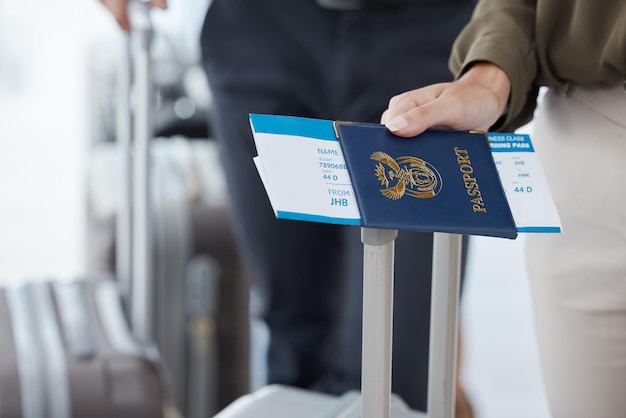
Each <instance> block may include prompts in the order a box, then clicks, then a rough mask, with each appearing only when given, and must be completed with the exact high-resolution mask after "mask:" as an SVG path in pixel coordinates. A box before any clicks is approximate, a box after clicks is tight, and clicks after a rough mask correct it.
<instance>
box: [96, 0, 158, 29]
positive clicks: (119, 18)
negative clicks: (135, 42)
mask: <svg viewBox="0 0 626 418" xmlns="http://www.w3.org/2000/svg"><path fill="white" fill-rule="evenodd" d="M100 2H101V3H102V4H103V5H104V7H106V8H107V9H108V10H109V11H110V12H111V14H112V15H113V17H114V18H115V20H116V22H117V24H118V25H119V26H120V28H122V29H123V30H124V31H126V32H129V31H130V19H129V17H128V0H100ZM150 7H155V8H157V9H163V10H164V9H167V0H150Z"/></svg>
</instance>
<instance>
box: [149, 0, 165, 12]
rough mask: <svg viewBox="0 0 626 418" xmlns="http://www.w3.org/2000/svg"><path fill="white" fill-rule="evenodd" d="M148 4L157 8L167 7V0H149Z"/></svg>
mask: <svg viewBox="0 0 626 418" xmlns="http://www.w3.org/2000/svg"><path fill="white" fill-rule="evenodd" d="M150 6H152V7H156V8H157V9H163V10H165V9H167V0H150Z"/></svg>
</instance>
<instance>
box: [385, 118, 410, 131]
mask: <svg viewBox="0 0 626 418" xmlns="http://www.w3.org/2000/svg"><path fill="white" fill-rule="evenodd" d="M385 126H386V127H387V129H389V130H390V131H391V132H395V131H399V130H400V129H404V128H406V127H407V126H409V122H407V120H406V119H404V118H403V117H402V116H398V117H396V118H395V119H392V120H390V121H389V122H387V123H386V124H385Z"/></svg>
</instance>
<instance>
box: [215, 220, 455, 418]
mask: <svg viewBox="0 0 626 418" xmlns="http://www.w3.org/2000/svg"><path fill="white" fill-rule="evenodd" d="M361 231H362V233H361V237H362V242H363V244H364V278H363V359H362V381H361V392H360V393H358V392H349V393H346V394H345V395H343V396H340V397H336V396H332V395H326V394H321V393H316V392H311V391H306V390H302V389H295V388H290V387H284V386H279V385H271V386H267V387H265V388H262V389H260V390H258V391H257V392H255V393H252V394H249V395H245V396H243V397H241V398H239V399H238V400H237V401H235V402H233V403H232V404H231V405H230V406H228V407H227V408H226V409H224V410H223V411H222V412H220V413H219V414H218V415H216V418H270V417H271V418H291V417H296V416H297V417H302V418H338V417H342V418H344V417H345V418H358V417H363V418H389V417H393V418H452V417H453V416H454V399H455V381H456V351H457V350H456V346H457V329H458V298H459V283H460V271H461V246H462V244H461V236H460V235H454V234H444V233H435V234H434V247H433V283H432V300H431V327H430V350H429V376H428V406H427V408H428V411H427V413H425V412H420V411H412V410H410V409H409V408H407V407H406V405H405V404H404V403H403V402H402V400H401V399H399V398H397V397H395V396H394V395H392V394H391V340H392V335H391V330H392V313H393V261H394V259H393V257H394V256H393V254H394V242H395V238H396V236H397V233H398V232H397V231H396V230H382V229H370V228H362V230H361Z"/></svg>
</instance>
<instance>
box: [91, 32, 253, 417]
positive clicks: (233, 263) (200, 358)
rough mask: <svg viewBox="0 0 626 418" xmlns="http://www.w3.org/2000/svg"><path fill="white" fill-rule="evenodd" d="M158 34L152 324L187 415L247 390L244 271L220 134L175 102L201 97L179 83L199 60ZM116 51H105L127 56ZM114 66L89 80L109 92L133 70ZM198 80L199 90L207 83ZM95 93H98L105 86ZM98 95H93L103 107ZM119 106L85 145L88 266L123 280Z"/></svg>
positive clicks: (123, 132) (122, 116) (208, 410)
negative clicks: (103, 130)
mask: <svg viewBox="0 0 626 418" xmlns="http://www.w3.org/2000/svg"><path fill="white" fill-rule="evenodd" d="M154 35H155V39H154V42H155V47H154V48H153V49H154V50H155V51H154V53H153V56H152V57H151V58H152V66H153V71H152V75H153V77H152V79H151V86H150V87H151V88H150V91H151V92H155V93H156V94H157V95H158V100H156V102H157V103H156V106H155V109H154V110H155V111H154V112H153V113H152V115H153V116H154V119H155V120H154V122H155V123H154V125H155V129H154V132H155V134H156V135H157V137H156V138H155V139H154V140H153V141H151V143H150V150H149V157H150V165H151V167H150V169H151V176H150V185H149V187H150V205H149V206H150V219H151V226H152V234H151V245H150V248H151V261H152V265H151V275H152V277H153V282H152V289H151V291H152V294H153V298H152V301H153V306H152V307H151V309H152V315H151V317H152V318H153V321H152V328H151V332H152V333H153V336H154V340H155V343H156V345H157V347H158V349H159V352H160V354H161V358H162V360H163V361H164V363H165V365H166V367H167V370H168V375H169V377H170V381H171V386H170V388H171V391H172V395H173V398H174V401H175V404H176V406H177V407H178V409H179V410H180V411H181V412H182V413H183V414H184V415H185V416H186V417H187V418H204V417H206V416H211V415H213V414H214V413H215V412H216V411H217V410H219V409H221V408H223V407H224V406H226V405H228V404H229V403H230V402H232V400H233V399H236V398H237V397H238V396H240V395H242V394H243V393H246V392H247V391H248V387H249V383H248V381H249V379H248V343H247V340H248V338H249V337H248V334H249V330H248V280H247V275H246V272H245V268H244V265H243V262H242V260H241V258H240V256H239V253H238V251H237V248H236V245H235V241H234V237H233V231H232V227H231V222H230V208H229V206H228V202H227V198H226V187H225V184H224V179H223V177H224V176H223V173H222V167H221V163H220V160H219V157H218V152H217V144H216V142H215V141H214V140H212V139H211V138H210V137H208V136H207V135H208V134H210V130H209V131H206V130H205V131H204V132H203V131H201V130H200V129H198V121H197V119H204V118H202V117H197V118H193V120H191V121H190V120H187V119H183V118H181V117H176V114H175V112H174V111H173V108H174V107H175V104H176V103H180V102H184V103H190V102H193V103H196V102H195V101H193V97H194V96H193V95H192V94H191V91H189V90H188V89H189V86H187V85H186V84H184V83H182V80H184V79H185V76H186V75H188V73H189V72H191V71H192V69H193V64H192V63H191V62H188V60H186V59H184V58H185V56H184V54H182V55H183V57H181V51H179V50H177V51H175V52H176V53H172V54H168V51H169V50H170V48H171V47H172V46H176V41H175V40H174V39H169V38H167V37H166V36H164V35H163V34H162V33H159V30H158V26H157V27H156V28H155V34H154ZM159 41H161V43H160V44H159ZM165 46H167V47H165ZM159 47H161V48H159ZM168 57H169V59H168ZM112 58H113V57H109V59H108V61H109V62H117V61H119V60H127V59H128V57H127V56H124V55H123V56H122V57H121V59H117V60H116V59H112ZM179 61H183V63H181V62H179ZM110 67H113V68H115V69H116V70H117V71H118V74H117V75H115V76H113V77H111V76H112V75H113V74H112V73H113V71H109V73H108V74H107V76H106V77H104V78H103V77H102V74H100V73H96V74H94V77H97V76H98V78H97V80H98V81H97V82H94V83H93V84H94V85H95V86H103V85H108V86H109V88H108V89H106V91H107V93H108V94H109V95H110V94H111V92H112V91H114V89H112V87H114V86H115V85H116V84H117V87H118V88H121V87H124V86H125V85H127V83H125V82H124V79H125V77H127V74H126V73H125V72H124V71H122V72H119V70H120V69H122V70H123V69H124V67H125V66H124V65H119V64H118V65H110ZM174 69H175V71H174ZM196 69H197V68H196ZM163 74H165V76H163ZM178 79H180V80H181V81H179V82H176V80H178ZM193 87H194V88H195V89H194V92H195V93H196V94H198V93H199V92H198V91H197V90H199V89H202V85H197V84H194V85H193ZM99 93H100V94H99ZM127 95H128V93H127V92H121V93H119V94H118V96H120V97H122V98H123V97H127ZM94 96H97V97H100V99H101V91H96V92H95V93H94ZM112 99H113V97H109V100H106V102H113V101H114V102H116V103H117V106H116V110H119V109H120V107H121V106H120V105H121V103H120V100H119V98H118V99H117V100H112ZM101 102H102V100H98V101H95V102H94V103H93V105H94V106H95V107H97V108H98V109H100V110H102V109H101ZM209 102H210V101H209ZM191 107H194V108H196V109H197V112H196V113H195V115H196V116H200V114H201V113H202V109H204V108H203V107H202V106H200V105H198V106H195V105H193V106H191ZM100 113H102V112H101V111H99V112H94V114H100ZM113 113H114V112H105V114H106V118H105V119H106V120H107V121H108V122H109V123H96V124H95V125H96V126H102V125H105V126H108V127H117V128H118V129H117V133H113V132H108V134H107V135H106V138H105V137H102V135H95V137H96V138H99V139H100V140H99V141H94V143H93V144H92V145H91V147H90V150H89V164H88V173H87V177H88V181H87V183H86V184H87V222H88V226H87V231H88V243H89V251H88V254H89V259H88V266H89V271H91V272H94V273H102V272H107V273H113V274H114V275H115V276H116V277H119V278H120V279H122V280H123V281H124V282H127V280H125V279H124V277H126V276H128V273H125V271H126V270H128V269H129V260H128V259H127V258H128V257H127V254H128V251H127V250H126V249H125V248H124V243H125V242H126V240H125V239H124V237H123V236H122V234H124V231H125V228H124V227H123V225H124V224H125V223H127V219H129V215H128V213H129V210H130V208H128V207H126V205H125V204H124V203H125V202H127V200H124V199H119V190H120V184H122V185H123V183H122V180H121V178H122V177H123V175H121V174H120V172H121V171H123V159H122V158H120V157H121V155H120V153H119V152H118V144H117V142H118V139H120V138H124V137H125V136H127V131H128V128H127V126H128V124H129V123H130V121H128V120H127V115H128V112H126V111H121V112H119V115H118V118H117V120H116V121H113V120H112V119H115V118H113V116H112V114H113ZM103 117H104V116H103ZM103 117H100V118H98V120H101V119H102V118H103ZM112 122H115V123H112ZM189 125H191V126H189ZM110 131H112V130H111V129H110ZM189 135H191V137H190V136H189ZM116 224H117V226H118V227H119V228H118V231H116ZM118 272H119V274H118Z"/></svg>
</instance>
